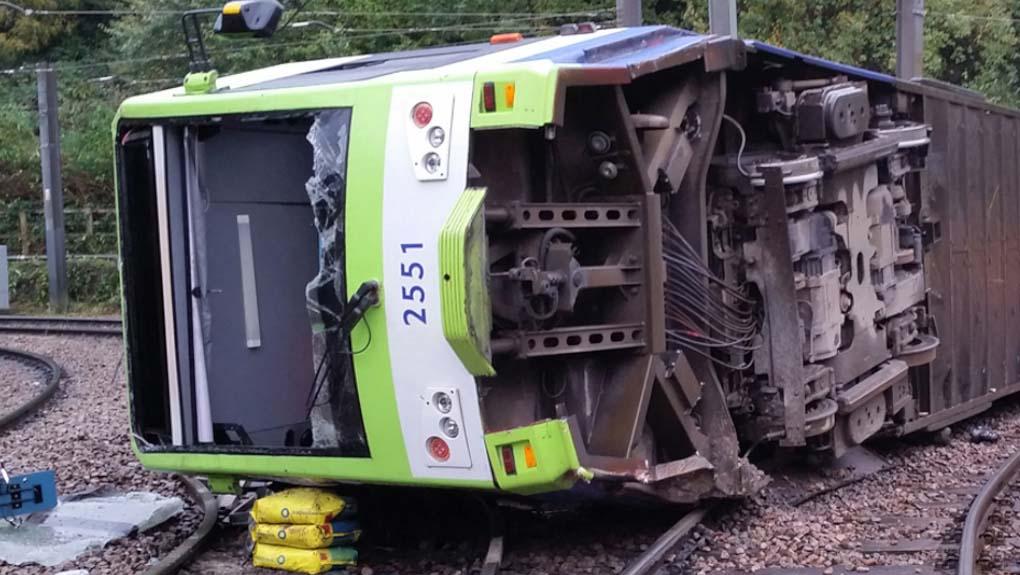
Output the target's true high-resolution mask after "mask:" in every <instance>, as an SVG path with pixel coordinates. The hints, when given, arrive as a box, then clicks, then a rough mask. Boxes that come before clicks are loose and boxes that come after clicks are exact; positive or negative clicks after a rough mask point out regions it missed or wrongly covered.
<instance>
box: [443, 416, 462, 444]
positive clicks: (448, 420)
mask: <svg viewBox="0 0 1020 575" xmlns="http://www.w3.org/2000/svg"><path fill="white" fill-rule="evenodd" d="M439 427H441V428H442V430H443V433H445V434H446V436H447V437H449V438H450V439H454V438H455V437H457V436H458V435H460V425H458V424H457V422H456V421H454V420H453V418H452V417H444V418H442V419H440V420H439Z"/></svg>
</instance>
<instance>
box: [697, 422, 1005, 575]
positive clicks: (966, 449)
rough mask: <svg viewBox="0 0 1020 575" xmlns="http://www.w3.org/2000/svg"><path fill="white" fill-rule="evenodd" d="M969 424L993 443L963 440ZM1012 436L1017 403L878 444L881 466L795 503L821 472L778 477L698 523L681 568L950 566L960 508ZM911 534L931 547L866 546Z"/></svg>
mask: <svg viewBox="0 0 1020 575" xmlns="http://www.w3.org/2000/svg"><path fill="white" fill-rule="evenodd" d="M975 425H985V426H987V427H989V428H991V429H992V430H994V431H996V432H998V433H999V434H1000V435H1001V437H1002V438H1003V440H1002V441H999V442H996V443H974V442H972V441H971V440H970V437H971V434H970V428H971V427H973V426H975ZM1018 438H1020V406H1018V405H1017V404H1016V403H1015V402H1014V403H1012V404H1009V405H1004V406H1000V407H998V408H996V409H994V410H992V411H991V412H989V413H986V414H984V415H982V416H979V417H978V418H976V420H975V421H974V422H970V423H965V424H961V425H960V426H959V428H958V429H957V430H956V431H954V433H953V434H952V437H951V438H950V441H949V443H948V445H937V444H933V443H931V442H929V441H926V440H925V439H924V438H910V439H907V440H901V441H887V442H879V443H876V444H874V445H872V446H871V448H872V449H873V450H874V451H876V452H877V453H878V454H879V455H881V456H882V457H884V458H885V459H886V460H887V461H888V462H889V465H890V467H889V468H888V469H887V470H886V471H884V472H879V473H876V474H873V475H871V476H869V477H868V478H866V479H864V480H863V481H861V482H859V483H855V484H852V485H849V486H847V487H844V488H843V489H840V490H837V491H834V492H832V493H829V494H826V495H823V496H821V497H818V498H816V499H813V500H811V501H809V502H807V503H805V504H804V505H802V506H799V507H795V506H793V505H792V502H793V501H795V500H796V499H798V498H799V496H802V495H803V494H804V493H807V492H810V491H814V490H818V489H822V488H824V487H825V486H826V483H827V480H826V478H824V477H820V476H819V475H818V474H817V473H812V472H809V471H803V470H802V471H800V472H798V471H797V470H793V471H790V472H788V473H781V474H779V476H778V477H777V479H776V481H774V483H773V485H771V486H769V487H767V488H766V489H765V490H764V491H763V492H762V493H760V494H759V495H757V496H755V497H754V498H751V499H750V500H748V501H746V502H743V503H740V504H734V505H732V506H731V507H730V508H729V509H727V510H726V511H725V512H724V513H720V514H716V516H715V519H713V520H711V521H709V522H707V523H706V524H705V525H703V526H701V527H700V528H699V530H698V532H697V534H696V536H697V549H696V550H695V552H694V553H693V554H692V556H691V557H690V560H689V561H688V563H687V564H686V565H685V568H686V569H688V570H689V572H690V573H694V574H698V575H703V574H708V573H717V572H747V571H750V572H753V571H756V570H760V569H764V568H766V567H787V568H789V567H818V568H822V569H823V570H827V568H831V567H836V566H842V567H849V568H852V569H856V570H858V571H861V572H866V571H868V570H870V569H871V568H872V567H875V566H879V565H917V566H928V567H931V568H934V569H936V570H938V571H941V572H947V573H948V572H953V571H954V569H955V561H956V550H957V549H958V546H959V533H960V529H961V527H962V524H963V519H964V517H965V516H966V512H967V507H968V505H969V503H970V501H971V499H973V495H974V494H975V493H976V492H977V490H978V489H980V487H981V485H982V484H983V483H984V480H985V476H986V475H987V474H989V473H991V472H992V471H994V470H995V469H996V468H997V467H998V466H999V464H1000V463H1001V462H1002V461H1004V460H1005V458H1006V457H1008V455H1009V454H1010V453H1011V452H1012V450H1014V449H1015V448H1016V445H1017V442H1016V440H1017V439H1018ZM793 495H797V497H793ZM1013 533H1014V534H1015V533H1016V531H1015V526H1014V531H1013ZM1012 536H1014V535H1010V537H1012ZM1002 539H1003V541H1006V540H1007V539H1008V537H1004V538H1002ZM918 540H932V541H933V542H934V543H933V545H940V547H939V548H936V549H927V550H919V551H916V552H897V553H892V552H870V551H871V550H872V549H875V548H876V546H879V545H881V546H884V548H885V550H888V549H889V544H890V543H892V542H897V545H899V546H900V547H903V546H905V545H907V544H909V542H916V541H918ZM1011 544H1014V545H1015V544H1016V542H1015V540H1014V541H1013V542H1012V543H1011ZM1014 562H1015V559H1014ZM823 573H824V571H823Z"/></svg>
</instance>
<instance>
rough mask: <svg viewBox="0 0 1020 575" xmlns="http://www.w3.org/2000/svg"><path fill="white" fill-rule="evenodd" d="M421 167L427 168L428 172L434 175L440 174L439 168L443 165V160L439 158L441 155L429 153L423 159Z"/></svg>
mask: <svg viewBox="0 0 1020 575" xmlns="http://www.w3.org/2000/svg"><path fill="white" fill-rule="evenodd" d="M421 165H422V166H424V167H425V171H426V172H428V173H430V174H434V173H436V172H438V171H439V167H440V166H442V165H443V159H442V158H440V157H439V154H437V153H435V152H429V153H427V154H425V157H424V158H422V159H421Z"/></svg>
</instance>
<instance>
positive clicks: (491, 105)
mask: <svg viewBox="0 0 1020 575" xmlns="http://www.w3.org/2000/svg"><path fill="white" fill-rule="evenodd" d="M482 109H483V110H485V111H486V112H495V111H496V84H495V83H493V82H486V83H484V84H482Z"/></svg>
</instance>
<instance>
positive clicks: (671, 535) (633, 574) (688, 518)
mask: <svg viewBox="0 0 1020 575" xmlns="http://www.w3.org/2000/svg"><path fill="white" fill-rule="evenodd" d="M707 513H708V509H706V508H704V507H702V508H700V509H695V510H694V511H691V512H690V513H688V514H687V515H684V516H683V518H682V519H680V521H677V522H676V524H675V525H673V526H672V527H670V528H669V531H666V532H665V533H663V534H662V536H660V537H659V538H658V539H656V540H655V543H653V544H652V546H651V547H649V548H648V549H647V550H646V551H645V552H644V553H642V554H641V555H639V556H638V558H637V559H635V560H633V561H631V562H630V564H629V565H627V568H626V569H624V570H623V571H622V572H621V573H620V575H643V574H644V573H653V572H654V570H655V568H656V567H657V566H658V565H659V563H661V562H662V559H663V558H664V557H665V556H666V554H667V553H669V552H670V551H671V550H672V549H673V548H674V547H676V545H677V543H679V542H680V540H681V539H683V538H684V537H685V536H686V535H687V534H688V533H690V531H691V529H694V528H695V527H696V526H697V525H698V523H701V520H702V519H704V518H705V515H706V514H707Z"/></svg>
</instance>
